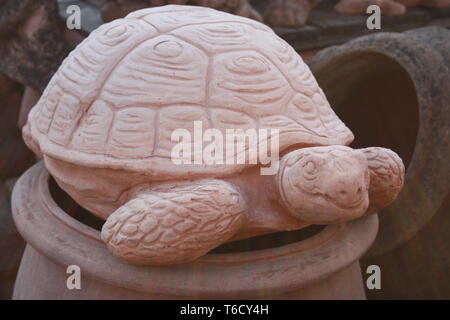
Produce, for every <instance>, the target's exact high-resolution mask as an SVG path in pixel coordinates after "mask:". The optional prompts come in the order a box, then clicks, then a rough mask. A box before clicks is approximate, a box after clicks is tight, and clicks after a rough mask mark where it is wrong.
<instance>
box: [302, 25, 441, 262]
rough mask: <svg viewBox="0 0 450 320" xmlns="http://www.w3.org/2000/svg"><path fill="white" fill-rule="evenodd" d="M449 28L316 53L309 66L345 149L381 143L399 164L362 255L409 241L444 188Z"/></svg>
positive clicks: (391, 35) (433, 209)
mask: <svg viewBox="0 0 450 320" xmlns="http://www.w3.org/2000/svg"><path fill="white" fill-rule="evenodd" d="M449 38H450V31H449V30H446V29H443V28H438V27H427V28H420V29H416V30H412V31H408V32H404V33H379V34H375V35H369V36H364V37H360V38H357V39H355V40H352V41H350V42H348V43H346V44H343V45H341V46H335V47H330V48H327V49H325V50H323V51H321V52H319V53H318V54H317V55H316V56H315V57H314V58H313V59H312V60H311V62H310V67H311V69H312V71H313V74H314V76H315V77H316V79H317V81H318V83H319V85H320V87H321V88H322V89H323V91H324V92H325V94H326V96H327V98H328V100H329V101H330V104H331V106H333V108H334V109H335V111H336V113H337V114H338V116H339V117H340V118H341V119H342V120H343V121H344V122H345V123H346V125H347V126H348V127H349V128H350V129H351V130H352V131H353V133H354V134H355V137H356V139H355V141H354V143H353V144H352V146H353V147H356V148H359V147H363V146H369V145H377V146H382V147H387V148H390V149H392V150H394V151H395V152H397V153H398V154H399V155H400V157H401V158H402V159H403V162H404V163H405V166H407V171H406V177H405V186H404V188H403V190H402V192H401V193H400V195H399V197H398V198H397V199H396V200H395V201H394V202H393V203H392V204H391V205H390V206H389V207H387V208H386V209H384V210H382V212H381V213H380V233H379V235H378V238H377V240H376V242H375V245H374V247H373V248H372V249H371V251H370V254H372V255H377V254H381V253H385V252H387V251H390V250H392V249H394V248H396V247H398V246H399V245H401V244H402V243H404V242H405V241H406V240H409V239H411V238H412V237H413V236H414V235H415V234H416V233H417V231H418V230H419V229H421V228H422V227H423V226H424V225H425V224H426V223H427V222H428V221H429V220H430V219H431V218H432V217H433V215H434V214H435V213H436V212H437V211H438V209H439V207H440V206H441V204H442V202H443V201H444V199H445V197H446V196H447V194H448V193H449V190H450V162H449V161H448V159H449V156H450V130H449V126H450V73H449V72H448V70H449V69H448V68H449V66H450V42H449V41H448V39H449Z"/></svg>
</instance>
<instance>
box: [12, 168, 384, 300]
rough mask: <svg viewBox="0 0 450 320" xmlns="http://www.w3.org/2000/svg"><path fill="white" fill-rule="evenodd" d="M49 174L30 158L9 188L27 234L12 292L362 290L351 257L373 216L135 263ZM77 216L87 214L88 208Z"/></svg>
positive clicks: (320, 293)
mask: <svg viewBox="0 0 450 320" xmlns="http://www.w3.org/2000/svg"><path fill="white" fill-rule="evenodd" d="M49 181H50V183H49ZM51 181H52V180H51V179H50V177H49V174H48V172H47V171H46V169H45V168H44V166H43V165H42V163H38V164H36V165H35V166H34V167H32V168H30V169H29V170H28V171H27V172H26V173H25V174H24V175H23V176H22V177H21V178H20V179H19V181H18V182H17V184H16V186H15V188H14V192H13V216H14V220H15V222H16V225H17V228H18V230H19V232H20V233H21V234H22V236H23V237H24V238H25V239H26V241H27V248H26V250H25V253H24V256H23V259H22V262H21V265H20V269H19V274H18V277H17V281H16V284H15V289H14V299H134V298H137V299H169V298H176V299H197V298H198V299H200V298H203V299H220V298H230V299H247V298H283V299H329V298H332V299H364V298H365V294H364V288H363V280H362V277H361V271H360V267H359V262H358V259H359V258H360V257H361V256H362V255H363V254H364V253H365V252H366V250H367V249H368V248H369V246H370V245H371V243H372V242H373V240H374V238H375V236H376V232H377V226H378V222H377V217H376V216H373V215H372V216H368V217H364V218H361V219H359V220H355V221H352V222H350V223H347V224H343V225H335V226H328V227H325V228H323V229H322V230H321V231H320V232H318V233H316V234H315V235H313V236H311V237H308V238H306V239H305V240H302V241H294V242H293V243H290V244H286V243H285V244H284V245H281V246H278V247H273V248H268V249H261V250H251V251H247V252H230V251H231V250H230V249H228V251H229V252H228V253H214V254H213V253H210V254H208V255H206V256H204V257H202V258H200V259H198V260H197V261H195V262H194V263H190V264H183V265H176V266H166V267H140V266H133V265H127V264H124V263H122V262H120V261H119V260H117V259H116V258H114V257H113V256H112V255H111V253H110V252H108V251H107V249H106V247H105V245H104V244H103V243H102V242H101V240H100V232H99V231H98V230H96V229H95V228H93V227H91V226H89V225H87V224H86V223H82V222H80V219H78V220H77V219H75V218H74V217H72V216H71V215H69V213H71V214H72V215H74V214H73V212H76V211H77V210H75V208H74V207H73V206H71V205H67V202H71V200H70V198H69V199H68V198H67V196H66V198H64V196H65V195H64V193H63V192H62V191H61V190H57V187H56V185H54V184H53V183H51ZM51 190H53V192H52V193H51ZM55 190H56V191H55ZM57 194H58V196H56V195H57ZM55 200H57V201H58V203H65V204H64V205H62V206H61V207H60V206H58V205H57V203H56V202H55ZM62 207H66V208H70V209H66V211H63V210H62ZM68 212H69V213H68ZM78 216H79V217H82V218H83V219H85V221H87V220H86V218H87V217H88V216H90V215H89V214H88V213H86V212H85V213H78ZM90 224H91V225H94V224H92V223H90ZM99 227H100V225H99V224H97V226H96V228H99ZM297 232H299V231H297ZM230 246H231V247H232V246H233V244H230ZM226 250H227V248H222V249H220V248H219V249H218V250H216V252H217V251H222V252H224V251H226ZM69 265H78V266H79V267H80V270H81V290H76V289H75V290H68V289H67V287H66V281H67V277H68V276H69V275H68V274H67V273H66V270H67V267H68V266H69Z"/></svg>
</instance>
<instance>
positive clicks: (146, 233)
mask: <svg viewBox="0 0 450 320" xmlns="http://www.w3.org/2000/svg"><path fill="white" fill-rule="evenodd" d="M244 210H245V202H244V200H243V198H242V196H241V195H240V193H239V192H238V191H237V190H236V189H235V188H234V187H233V186H232V185H231V184H229V183H227V182H224V181H221V180H200V181H198V182H193V183H190V184H184V185H181V186H180V185H170V186H165V187H164V186H162V187H158V188H157V189H152V190H147V191H145V190H144V191H141V192H139V193H138V194H137V196H136V197H135V198H134V199H132V200H130V201H129V202H127V203H126V204H124V205H123V206H122V207H120V208H119V209H117V210H116V211H115V212H114V213H112V214H111V215H110V216H109V217H108V219H107V221H106V223H105V224H104V225H103V228H102V240H103V241H104V242H105V243H106V245H107V247H108V249H109V250H110V251H111V252H112V253H113V254H114V255H115V256H116V257H118V258H119V259H121V260H122V261H124V262H127V263H131V264H140V265H170V264H179V263H186V262H190V261H193V260H195V259H197V258H198V257H200V256H202V255H205V254H206V253H207V252H208V251H209V250H211V249H213V248H215V247H217V246H219V245H220V244H222V243H224V242H226V241H227V240H228V239H229V238H231V237H232V236H233V235H234V234H235V233H236V232H237V230H238V229H239V228H240V227H241V225H242V222H243V216H244V215H243V213H244Z"/></svg>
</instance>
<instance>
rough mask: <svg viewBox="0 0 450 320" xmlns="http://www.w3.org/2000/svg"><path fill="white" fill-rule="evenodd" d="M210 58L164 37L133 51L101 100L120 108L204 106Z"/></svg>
mask: <svg viewBox="0 0 450 320" xmlns="http://www.w3.org/2000/svg"><path fill="white" fill-rule="evenodd" d="M207 67H208V57H207V56H206V55H205V54H204V53H203V52H202V51H201V50H200V49H198V48H196V47H194V46H192V45H190V44H188V43H186V42H184V41H182V40H179V39H177V38H174V37H172V36H169V35H162V36H158V37H156V38H153V39H150V40H148V41H146V42H144V43H142V44H141V45H140V46H138V47H136V48H135V49H134V50H133V51H132V52H130V53H129V54H128V55H127V57H126V58H125V59H124V60H122V61H121V63H120V64H119V65H118V66H117V67H116V68H115V69H114V70H113V71H112V73H111V77H110V80H109V81H108V82H107V83H106V84H105V86H104V88H103V90H102V92H101V93H100V98H101V99H104V100H105V101H108V102H109V103H111V104H113V105H114V106H115V107H116V108H122V107H127V106H136V105H139V104H141V105H142V103H145V105H144V106H146V107H149V106H160V105H163V104H164V105H170V104H177V103H197V104H199V103H204V101H205V91H204V90H201V88H205V86H206V73H207Z"/></svg>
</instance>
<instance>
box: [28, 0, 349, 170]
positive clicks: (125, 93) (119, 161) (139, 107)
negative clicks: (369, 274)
mask: <svg viewBox="0 0 450 320" xmlns="http://www.w3.org/2000/svg"><path fill="white" fill-rule="evenodd" d="M28 120H29V121H28V127H29V130H30V131H29V133H30V135H31V138H32V139H33V142H34V143H35V144H37V146H38V147H39V148H40V151H41V152H42V153H43V154H44V155H48V156H51V157H53V158H56V159H61V160H65V161H68V162H71V163H76V164H81V165H85V166H89V167H109V168H127V169H133V170H137V171H140V170H149V169H151V168H153V169H154V170H155V172H156V174H158V170H159V169H158V168H162V167H163V165H164V164H165V163H166V164H167V163H169V162H171V150H172V148H173V146H174V142H172V140H171V135H172V132H173V131H174V130H175V129H181V128H184V129H187V130H188V131H189V132H192V131H193V128H194V121H201V123H202V129H203V130H205V129H207V128H215V129H219V130H221V131H223V132H225V130H226V129H233V128H239V129H244V130H246V129H256V130H258V129H262V128H266V129H278V130H279V148H280V151H283V150H285V149H287V148H289V147H290V146H293V145H295V146H315V145H331V144H338V145H347V144H349V143H350V142H351V141H352V140H353V134H352V133H351V131H350V130H349V129H348V128H347V127H346V126H345V125H344V123H343V122H342V121H341V120H340V119H339V118H338V117H337V116H336V114H335V113H334V112H333V110H332V109H331V108H330V105H329V103H328V101H327V99H326V97H325V95H324V93H323V91H322V90H321V89H320V88H319V86H318V84H317V82H316V80H315V79H314V77H313V75H312V74H311V72H310V70H309V68H308V67H307V66H306V64H305V63H304V62H303V61H302V59H301V58H300V56H299V55H298V54H297V53H296V52H295V51H294V50H293V49H292V48H291V47H290V46H289V45H288V44H287V43H286V42H285V41H284V40H282V39H281V38H279V37H278V36H277V35H276V34H275V33H274V32H273V31H272V30H271V29H270V28H268V27H267V26H265V25H263V24H261V23H259V22H256V21H253V20H250V19H247V18H243V17H238V16H234V15H231V14H228V13H224V12H220V11H216V10H214V9H210V8H203V7H191V6H176V5H169V6H164V7H158V8H151V9H144V10H139V11H135V12H133V13H131V14H130V15H128V16H127V17H126V18H124V19H118V20H115V21H112V22H110V23H107V24H104V25H102V26H101V27H99V28H98V29H97V30H95V31H94V32H92V33H91V34H90V35H89V37H87V38H86V39H85V40H84V41H83V42H82V43H81V44H80V45H79V46H78V47H77V48H76V49H75V50H74V51H72V52H71V53H70V55H69V56H68V57H67V58H66V59H65V60H64V62H63V63H62V65H61V66H60V68H59V70H58V71H57V72H56V74H55V75H54V76H53V78H52V79H51V81H50V82H49V84H48V86H47V88H46V89H45V91H44V93H43V95H42V97H41V99H40V100H39V102H38V103H37V104H36V106H35V107H34V108H33V110H32V111H31V113H30V115H29V119H28ZM268 137H269V138H268V139H270V134H269V135H268ZM155 163H159V164H160V166H159V167H158V166H156V165H155ZM161 164H162V166H161ZM206 167H207V166H206ZM206 167H205V165H202V166H200V168H199V169H198V170H200V171H201V170H205V168H206ZM240 167H241V166H238V165H236V166H233V165H227V171H228V172H233V171H237V170H239V168H240ZM223 168H224V167H223ZM224 170H225V169H224ZM182 171H183V169H179V172H182ZM216 172H217V171H216Z"/></svg>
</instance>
